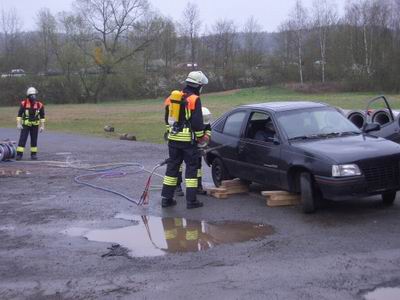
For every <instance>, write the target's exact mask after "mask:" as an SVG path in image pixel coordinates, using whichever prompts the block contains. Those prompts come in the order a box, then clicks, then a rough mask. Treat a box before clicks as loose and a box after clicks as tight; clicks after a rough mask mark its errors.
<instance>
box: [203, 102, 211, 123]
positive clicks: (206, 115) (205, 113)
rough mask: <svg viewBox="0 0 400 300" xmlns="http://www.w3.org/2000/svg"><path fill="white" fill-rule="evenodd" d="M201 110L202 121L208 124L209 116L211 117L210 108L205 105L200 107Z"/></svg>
mask: <svg viewBox="0 0 400 300" xmlns="http://www.w3.org/2000/svg"><path fill="white" fill-rule="evenodd" d="M201 112H202V114H203V123H204V124H206V125H207V124H210V122H211V117H212V114H211V112H210V110H209V109H208V108H207V107H204V106H203V107H202V108H201Z"/></svg>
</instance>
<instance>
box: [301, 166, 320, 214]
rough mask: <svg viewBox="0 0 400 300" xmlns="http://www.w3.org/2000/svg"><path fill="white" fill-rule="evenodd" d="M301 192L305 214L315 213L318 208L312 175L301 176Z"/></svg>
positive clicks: (304, 173) (305, 173) (303, 174)
mask: <svg viewBox="0 0 400 300" xmlns="http://www.w3.org/2000/svg"><path fill="white" fill-rule="evenodd" d="M300 190H301V202H302V209H303V212H304V213H306V214H310V213H313V212H315V210H316V208H317V205H316V196H315V191H314V187H313V181H312V176H311V174H310V173H308V172H303V173H301V174H300Z"/></svg>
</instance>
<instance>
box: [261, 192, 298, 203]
mask: <svg viewBox="0 0 400 300" xmlns="http://www.w3.org/2000/svg"><path fill="white" fill-rule="evenodd" d="M261 194H262V195H263V196H265V197H266V198H267V205H268V206H270V207H277V206H289V205H298V204H300V196H299V195H297V194H292V193H288V192H285V191H264V192H261Z"/></svg>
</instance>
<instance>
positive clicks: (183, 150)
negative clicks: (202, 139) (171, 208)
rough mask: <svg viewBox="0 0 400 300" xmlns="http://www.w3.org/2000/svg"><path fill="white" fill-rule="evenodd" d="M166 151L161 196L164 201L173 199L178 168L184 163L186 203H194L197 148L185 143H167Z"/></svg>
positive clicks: (196, 182)
mask: <svg viewBox="0 0 400 300" xmlns="http://www.w3.org/2000/svg"><path fill="white" fill-rule="evenodd" d="M168 150H169V161H168V165H167V171H166V173H165V177H164V184H163V189H162V192H161V196H162V197H163V198H166V199H173V197H174V192H175V188H176V186H177V184H178V176H179V168H180V167H181V165H182V162H185V165H186V168H185V183H186V201H187V202H195V201H196V200H197V199H196V194H197V186H198V179H197V168H198V161H199V157H200V154H199V150H198V149H197V146H196V145H193V144H191V143H185V142H169V145H168Z"/></svg>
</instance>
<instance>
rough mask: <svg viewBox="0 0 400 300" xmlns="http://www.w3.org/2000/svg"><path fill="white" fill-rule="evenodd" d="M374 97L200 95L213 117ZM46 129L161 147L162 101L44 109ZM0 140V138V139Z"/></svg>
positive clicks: (10, 115)
mask: <svg viewBox="0 0 400 300" xmlns="http://www.w3.org/2000/svg"><path fill="white" fill-rule="evenodd" d="M377 95H379V94H377V93H328V94H303V93H297V92H294V91H291V90H288V89H285V88H280V87H273V88H253V89H243V90H235V91H228V92H221V93H214V94H204V95H202V97H201V98H202V103H203V106H206V107H208V108H209V109H210V110H211V111H212V113H213V115H214V117H218V116H220V115H221V114H222V113H223V112H225V111H227V110H229V109H230V108H232V107H235V106H237V105H241V104H248V103H257V102H258V103H260V102H271V101H296V100H308V101H322V102H326V103H329V104H331V105H335V106H339V107H342V108H345V109H353V108H362V109H363V108H365V105H366V101H367V100H368V99H371V98H373V97H375V96H377ZM387 96H388V98H389V100H390V103H391V105H392V107H393V108H400V95H387ZM17 109H18V107H17V105H16V106H15V107H0V127H14V126H15V116H16V112H17ZM46 114H47V116H46V119H47V129H48V130H52V131H61V132H69V133H79V134H88V135H95V136H101V137H114V138H116V137H118V135H117V134H108V133H105V132H104V130H103V127H104V126H105V125H107V124H109V125H113V126H114V127H115V128H116V131H117V132H119V133H132V134H134V135H136V137H137V139H138V140H139V141H146V142H153V143H162V142H163V138H162V136H163V133H164V124H163V119H164V109H163V99H161V98H159V99H149V100H132V101H124V102H108V103H101V104H97V105H95V104H80V105H47V106H46ZM0 138H2V137H0Z"/></svg>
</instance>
